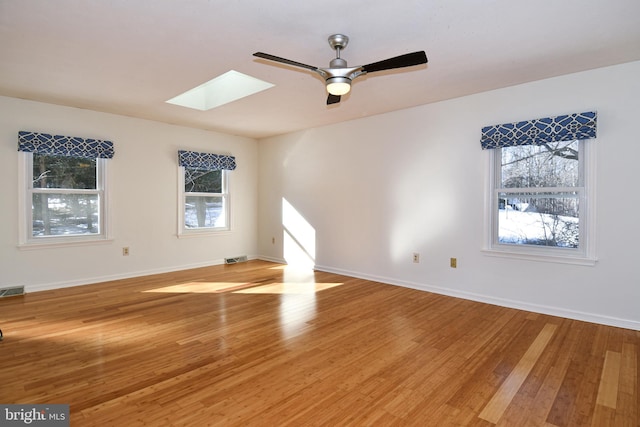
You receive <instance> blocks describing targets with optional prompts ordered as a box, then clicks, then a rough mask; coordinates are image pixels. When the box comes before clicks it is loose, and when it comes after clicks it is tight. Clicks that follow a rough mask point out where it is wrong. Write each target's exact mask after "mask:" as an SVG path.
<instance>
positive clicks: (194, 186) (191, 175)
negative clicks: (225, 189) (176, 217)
mask: <svg viewBox="0 0 640 427" xmlns="http://www.w3.org/2000/svg"><path fill="white" fill-rule="evenodd" d="M184 191H185V192H186V193H218V194H219V193H222V171H207V170H199V169H193V168H184Z"/></svg>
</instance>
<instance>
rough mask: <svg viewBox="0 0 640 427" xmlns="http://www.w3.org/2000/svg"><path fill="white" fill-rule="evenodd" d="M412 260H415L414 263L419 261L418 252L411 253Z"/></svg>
mask: <svg viewBox="0 0 640 427" xmlns="http://www.w3.org/2000/svg"><path fill="white" fill-rule="evenodd" d="M413 262H415V263H416V264H418V263H419V262H420V254H419V253H417V252H414V253H413Z"/></svg>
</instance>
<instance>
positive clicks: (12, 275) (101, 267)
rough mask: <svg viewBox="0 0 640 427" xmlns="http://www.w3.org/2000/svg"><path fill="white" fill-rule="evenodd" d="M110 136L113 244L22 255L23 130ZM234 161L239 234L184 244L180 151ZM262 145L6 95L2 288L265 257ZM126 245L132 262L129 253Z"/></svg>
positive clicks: (1, 125)
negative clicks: (259, 238) (260, 217)
mask: <svg viewBox="0 0 640 427" xmlns="http://www.w3.org/2000/svg"><path fill="white" fill-rule="evenodd" d="M20 130H31V131H38V132H45V133H51V134H61V135H69V136H79V137H87V138H98V139H107V140H111V141H113V142H114V146H115V151H116V154H115V157H114V158H113V159H112V160H110V166H109V181H110V188H111V211H110V213H111V225H112V227H113V228H112V235H113V237H114V239H113V241H112V242H110V243H107V244H100V245H92V246H75V247H65V248H49V249H37V250H20V249H18V246H17V244H18V230H17V224H18V208H17V204H16V201H17V197H18V188H19V181H18V162H17V159H18V155H17V138H18V131H20ZM179 149H188V150H195V151H206V152H213V153H219V154H231V155H234V156H235V157H236V161H237V165H238V166H237V169H236V170H234V171H233V172H231V174H230V177H231V178H230V186H231V188H230V191H231V215H232V218H231V220H232V226H233V230H232V231H231V232H229V233H225V234H222V235H216V236H208V237H191V238H181V239H178V238H177V213H178V202H177V182H178V181H177V172H178V169H177V151H178V150H179ZM257 164H258V163H257V141H255V140H253V139H249V138H241V137H235V136H229V135H225V134H220V133H215V132H207V131H202V130H195V129H190V128H185V127H179V126H173V125H169V124H163V123H158V122H152V121H146V120H139V119H133V118H128V117H122V116H116V115H111V114H104V113H98V112H93V111H88V110H81V109H75V108H67V107H61V106H56V105H50V104H43V103H37V102H31V101H24V100H19V99H13V98H4V97H0V189H1V191H0V193H1V194H2V202H1V207H0V287H5V286H15V285H25V286H26V290H27V292H29V291H34V290H40V289H47V288H56V287H64V286H69V285H77V284H85V283H91V282H98V281H103V280H108V279H115V278H120V277H131V276H137V275H142V274H148V273H155V272H163V271H171V270H179V269H186V268H190V267H199V266H204V265H212V264H217V263H221V262H223V260H224V258H225V257H230V256H237V255H248V256H255V255H256V253H257V245H256V235H257V201H258V199H257ZM125 246H128V247H129V248H130V255H129V256H127V257H125V256H123V255H122V248H123V247H125Z"/></svg>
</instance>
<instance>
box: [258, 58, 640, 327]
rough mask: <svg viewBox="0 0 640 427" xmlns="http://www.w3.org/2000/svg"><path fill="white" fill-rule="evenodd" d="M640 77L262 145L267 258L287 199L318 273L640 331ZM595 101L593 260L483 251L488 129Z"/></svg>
mask: <svg viewBox="0 0 640 427" xmlns="http://www.w3.org/2000/svg"><path fill="white" fill-rule="evenodd" d="M638 76H640V62H634V63H629V64H625V65H619V66H614V67H608V68H602V69H597V70H592V71H588V72H583V73H578V74H573V75H568V76H563V77H557V78H552V79H548V80H544V81H538V82H533V83H529V84H524V85H519V86H514V87H510V88H506V89H502V90H496V91H492V92H486V93H481V94H477V95H472V96H467V97H463V98H458V99H453V100H449V101H445V102H440V103H436V104H430V105H425V106H421V107H416V108H412V109H408V110H404V111H398V112H394V113H389V114H384V115H380V116H376V117H369V118H363V119H359V120H356V121H351V122H346V123H341V124H337V125H332V126H327V127H322V128H316V129H310V130H306V131H301V132H297V133H294V134H289V135H284V136H279V137H274V138H270V139H266V140H263V141H260V143H259V146H258V149H259V162H260V174H259V191H258V193H259V227H258V228H259V242H258V247H259V253H260V254H261V255H262V256H263V257H265V258H267V259H274V260H278V259H283V258H286V257H287V254H286V253H284V252H288V251H289V250H288V248H289V244H285V243H284V241H285V240H287V239H288V237H286V236H287V232H285V230H284V227H283V218H282V216H283V215H282V206H283V199H286V201H287V203H288V204H290V205H291V206H293V207H294V208H295V209H296V210H297V211H298V213H299V214H300V216H301V217H303V218H304V220H305V221H306V222H307V224H306V227H307V232H308V231H309V230H311V231H312V232H314V233H315V244H313V245H312V246H313V247H307V248H306V252H307V253H310V254H311V258H313V261H314V262H315V264H316V266H317V268H318V269H322V270H327V271H335V272H340V273H345V274H349V275H353V276H356V277H365V278H370V279H375V280H380V281H383V282H387V283H393V284H399V285H404V286H410V287H415V288H419V289H425V290H431V291H435V292H440V293H445V294H450V295H456V296H461V297H464V298H469V299H475V300H480V301H487V302H491V303H497V304H501V305H506V306H512V307H518V308H524V309H529V310H532V311H537V312H544V313H550V314H557V315H561V316H566V317H570V318H577V319H583V320H589V321H595V322H599V323H605V324H612V325H618V326H623V327H628V328H633V329H640V274H639V273H638V266H637V265H636V264H635V263H636V262H638V260H637V255H638V252H639V251H638V244H639V242H640V229H639V227H638V219H637V217H638V215H637V211H638V208H639V207H640V191H639V190H638V189H637V188H636V187H635V185H634V184H637V183H638V182H639V180H638V177H637V176H636V175H635V172H636V171H637V169H636V167H637V165H638V163H639V162H640V144H639V143H638V132H637V130H636V129H637V127H638V126H639V125H640V120H639V118H640V79H638ZM418 90H419V89H418ZM352 96H358V94H357V91H355V92H354V93H353V94H352ZM346 102H348V100H347V101H346ZM588 110H596V111H597V112H598V138H597V141H596V142H595V146H596V150H595V153H596V156H597V178H596V181H597V188H596V192H597V197H596V199H597V200H596V201H595V202H596V211H597V233H596V245H597V249H596V252H597V254H596V255H597V257H598V262H597V263H596V265H595V266H576V265H566V264H557V263H544V262H534V261H524V260H514V259H503V258H494V257H488V256H486V255H484V254H483V253H482V252H481V248H482V246H483V227H484V221H485V218H484V195H485V191H486V176H487V168H486V167H487V162H486V160H487V156H489V152H488V151H482V150H481V148H480V142H479V139H480V129H481V128H482V127H483V126H486V125H492V124H498V123H505V122H513V121H519V120H526V119H534V118H539V117H546V116H550V115H557V114H564V113H574V112H582V111H588ZM291 228H294V229H298V230H304V228H305V227H301V226H295V225H293V226H292V227H291ZM294 234H295V233H294ZM298 234H299V236H296V239H299V240H301V241H302V240H304V239H305V238H306V237H305V236H303V234H304V233H298ZM311 235H312V237H313V233H311ZM273 238H275V243H272V239H273ZM413 252H419V253H420V254H421V262H420V263H419V264H414V263H413V262H412V253H413ZM450 257H457V258H458V268H457V269H452V268H450V267H449V258H450Z"/></svg>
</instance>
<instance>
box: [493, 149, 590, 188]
mask: <svg viewBox="0 0 640 427" xmlns="http://www.w3.org/2000/svg"><path fill="white" fill-rule="evenodd" d="M578 146H579V141H569V142H554V143H551V144H545V145H524V146H518V147H504V148H502V174H501V187H502V188H526V187H575V186H578V185H580V183H579V176H580V174H579V170H578Z"/></svg>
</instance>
